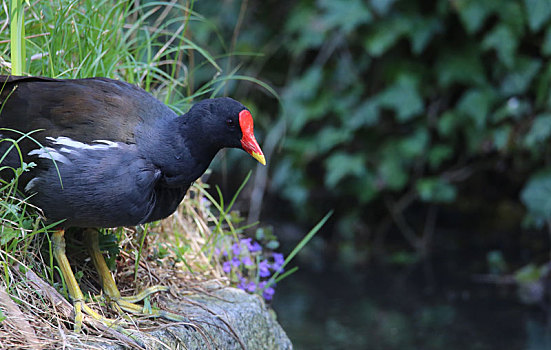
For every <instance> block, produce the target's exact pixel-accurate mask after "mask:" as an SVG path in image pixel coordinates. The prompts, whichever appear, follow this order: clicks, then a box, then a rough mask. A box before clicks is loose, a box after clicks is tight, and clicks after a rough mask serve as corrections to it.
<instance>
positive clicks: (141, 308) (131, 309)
mask: <svg viewBox="0 0 551 350" xmlns="http://www.w3.org/2000/svg"><path fill="white" fill-rule="evenodd" d="M168 290H169V288H168V287H166V286H152V287H149V288H146V289H144V290H143V291H141V292H140V293H138V294H136V295H132V296H124V297H123V296H118V295H106V299H108V301H109V303H110V304H111V305H113V306H114V307H115V308H116V309H117V310H119V311H124V312H127V313H130V314H133V315H140V316H145V317H151V318H157V317H158V318H164V319H166V320H169V321H175V322H183V321H185V318H184V317H183V316H181V315H178V314H175V313H173V312H170V311H165V310H161V309H159V308H156V307H153V306H151V305H150V304H149V301H148V297H149V296H150V295H151V294H154V293H157V292H167V291H168ZM142 300H145V302H144V303H143V305H140V304H138V302H140V301H142Z"/></svg>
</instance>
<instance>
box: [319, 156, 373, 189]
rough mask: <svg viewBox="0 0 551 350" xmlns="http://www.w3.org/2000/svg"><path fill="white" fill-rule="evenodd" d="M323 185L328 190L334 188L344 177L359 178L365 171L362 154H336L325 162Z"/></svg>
mask: <svg viewBox="0 0 551 350" xmlns="http://www.w3.org/2000/svg"><path fill="white" fill-rule="evenodd" d="M325 170H326V171H327V172H326V174H325V184H326V185H327V186H328V187H330V188H335V186H336V185H337V184H338V183H339V182H340V181H341V180H342V179H343V178H345V177H346V176H355V177H360V176H361V175H363V174H364V173H365V171H366V169H365V161H364V156H363V155H362V154H349V153H344V152H337V153H334V154H332V155H331V156H330V157H329V158H327V160H326V161H325Z"/></svg>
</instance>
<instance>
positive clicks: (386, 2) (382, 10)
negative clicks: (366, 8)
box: [370, 0, 396, 16]
mask: <svg viewBox="0 0 551 350" xmlns="http://www.w3.org/2000/svg"><path fill="white" fill-rule="evenodd" d="M395 2H396V0H371V1H370V3H371V8H373V10H374V11H375V12H377V14H378V15H380V16H383V15H386V14H388V13H389V11H390V9H391V8H392V5H394V3H395Z"/></svg>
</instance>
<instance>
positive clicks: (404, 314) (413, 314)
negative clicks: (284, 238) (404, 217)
mask: <svg viewBox="0 0 551 350" xmlns="http://www.w3.org/2000/svg"><path fill="white" fill-rule="evenodd" d="M436 277H437V279H438V280H445V278H440V276H436ZM448 277H449V276H448ZM273 307H274V309H275V310H276V312H277V314H278V317H279V321H280V323H281V324H282V326H283V328H284V329H285V330H286V332H287V334H288V335H289V337H290V338H291V340H292V341H293V344H294V346H295V349H297V350H317V349H323V350H325V349H328V350H333V349H334V350H337V349H347V350H354V349H358V350H360V349H361V350H368V349H369V350H371V349H373V350H378V349H381V350H389V349H390V350H392V349H400V350H407V349H452V350H454V349H457V350H464V349H470V350H471V349H472V350H485V349H488V350H489V349H528V350H540V349H541V350H543V349H551V332H549V330H548V329H547V328H546V327H545V326H544V324H545V315H543V312H542V309H541V308H535V307H527V306H525V305H522V304H520V303H519V302H518V298H517V297H516V295H515V293H514V291H513V292H511V291H503V290H498V289H497V288H496V287H495V286H490V285H481V284H477V283H473V282H472V281H470V280H469V281H467V282H465V285H457V283H455V285H453V286H451V285H445V284H443V283H441V285H439V286H438V287H437V288H431V289H430V290H429V289H427V282H426V280H424V277H423V275H422V274H420V276H416V275H415V274H411V273H409V274H408V275H406V276H400V274H396V273H393V272H389V271H386V272H380V271H379V272H375V271H367V272H364V273H362V274H354V275H351V274H345V273H341V272H339V271H334V272H323V273H316V272H312V271H306V270H305V269H302V270H301V271H299V272H297V273H296V274H295V275H293V276H292V277H290V278H288V279H287V280H284V281H282V282H281V283H280V285H279V286H278V288H277V293H276V298H275V300H274V304H273Z"/></svg>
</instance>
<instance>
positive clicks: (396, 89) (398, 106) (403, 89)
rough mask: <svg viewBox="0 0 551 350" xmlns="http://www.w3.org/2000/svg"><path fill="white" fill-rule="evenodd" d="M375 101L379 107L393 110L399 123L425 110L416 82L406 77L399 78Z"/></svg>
mask: <svg viewBox="0 0 551 350" xmlns="http://www.w3.org/2000/svg"><path fill="white" fill-rule="evenodd" d="M376 100H377V101H378V103H379V105H380V106H382V107H387V108H390V109H392V110H394V111H395V112H396V118H397V119H398V120H399V121H400V122H406V121H408V120H410V119H411V118H412V117H414V116H416V115H418V114H420V113H421V112H423V110H424V108H425V106H424V103H423V99H422V98H421V96H420V95H419V92H418V88H417V83H416V80H415V79H414V78H412V77H411V76H407V75H403V76H401V77H400V78H399V79H398V80H397V82H396V83H395V84H393V85H392V86H390V87H388V88H387V89H386V90H384V91H383V92H382V93H380V94H379V95H378V96H377V98H376Z"/></svg>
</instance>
